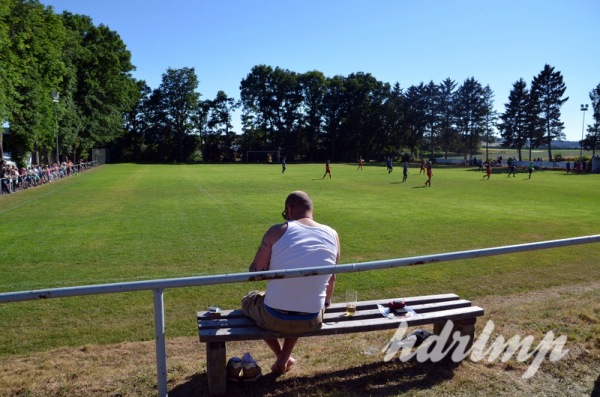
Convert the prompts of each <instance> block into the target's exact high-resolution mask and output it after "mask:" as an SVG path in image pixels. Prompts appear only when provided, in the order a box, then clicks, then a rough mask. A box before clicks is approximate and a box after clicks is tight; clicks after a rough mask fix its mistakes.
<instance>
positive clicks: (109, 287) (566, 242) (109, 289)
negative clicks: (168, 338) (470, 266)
mask: <svg viewBox="0 0 600 397" xmlns="http://www.w3.org/2000/svg"><path fill="white" fill-rule="evenodd" d="M598 242H600V235H592V236H583V237H573V238H567V239H561V240H549V241H542V242H538V243H528V244H519V245H509V246H503V247H494V248H484V249H476V250H469V251H458V252H450V253H444V254H436V255H424V256H414V257H409V258H398V259H389V260H382V261H371V262H362V263H354V264H346V265H335V266H322V267H306V268H303V269H296V270H283V271H275V270H270V271H263V272H246V273H234V274H219V275H213V276H199V277H184V278H174V279H160V280H147V281H134V282H124V283H114V284H98V285H87V286H78V287H65V288H52V289H44V290H34V291H18V292H6V293H1V294H0V303H9V302H20V301H30V300H39V299H51V298H66V297H73V296H86V295H99V294H109V293H122V292H130V291H142V290H152V291H153V299H154V334H155V342H156V373H157V380H158V395H159V397H163V396H168V390H167V357H166V344H165V316H164V294H163V292H164V289H165V288H183V287H195V286H202V285H214V284H228V283H239V282H248V281H261V280H270V279H281V278H292V277H310V276H316V275H323V274H332V273H336V274H339V273H351V272H359V271H368V270H377V269H388V268H395V267H402V266H415V265H423V264H427V263H437V262H449V261H455V260H461V259H472V258H480V257H485V256H494V255H503V254H514V253H518V252H526V251H535V250H541V249H548V248H559V247H566V246H570V245H579V244H589V243H598Z"/></svg>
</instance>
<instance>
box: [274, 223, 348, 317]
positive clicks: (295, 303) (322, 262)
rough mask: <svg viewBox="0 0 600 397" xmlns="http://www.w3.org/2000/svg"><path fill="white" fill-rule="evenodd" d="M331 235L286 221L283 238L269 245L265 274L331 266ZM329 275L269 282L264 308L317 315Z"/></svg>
mask: <svg viewBox="0 0 600 397" xmlns="http://www.w3.org/2000/svg"><path fill="white" fill-rule="evenodd" d="M337 253H338V246H337V242H336V238H335V232H334V231H333V229H332V228H330V227H329V226H326V225H320V226H306V225H303V224H301V223H299V222H296V221H289V222H288V226H287V230H286V231H285V233H284V234H283V236H282V237H281V238H280V239H279V240H278V241H277V242H276V243H275V244H273V248H272V251H271V263H270V267H269V270H286V269H300V268H305V267H317V266H330V265H335V263H336V258H337ZM330 277H331V275H330V274H326V275H322V276H309V277H294V278H286V279H281V280H269V281H268V282H267V292H266V294H265V304H266V305H267V306H270V307H272V308H275V309H281V310H290V311H296V312H305V313H317V312H319V311H320V310H321V309H322V308H323V305H324V304H325V295H326V291H327V285H328V281H329V278H330Z"/></svg>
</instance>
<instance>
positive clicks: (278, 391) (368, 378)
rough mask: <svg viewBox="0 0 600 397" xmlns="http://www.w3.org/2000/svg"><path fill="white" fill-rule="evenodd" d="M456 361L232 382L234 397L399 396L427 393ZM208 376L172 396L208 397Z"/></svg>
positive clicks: (199, 376) (230, 388) (446, 377)
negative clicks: (407, 393)
mask: <svg viewBox="0 0 600 397" xmlns="http://www.w3.org/2000/svg"><path fill="white" fill-rule="evenodd" d="M457 365H460V364H455V363H453V362H441V363H418V362H411V363H402V362H400V361H399V360H394V361H391V362H378V363H372V364H366V365H362V366H360V367H355V368H347V369H343V370H339V371H334V372H327V373H317V374H315V375H314V376H302V377H294V376H290V377H287V376H283V377H275V376H273V375H271V374H266V375H264V376H263V377H262V378H260V379H259V380H258V381H257V382H251V383H250V382H247V383H244V382H240V383H234V382H228V384H227V394H226V395H227V396H230V397H242V396H244V397H258V396H269V397H286V396H311V395H327V396H344V397H346V396H357V397H358V396H366V395H368V396H380V397H385V396H396V395H398V394H402V393H405V392H409V391H411V390H412V391H415V390H424V389H428V388H430V387H432V386H433V385H436V384H438V383H440V382H445V381H447V380H449V379H451V378H452V377H453V376H454V369H455V368H456V366H457ZM208 395H209V394H208V384H207V377H206V374H196V375H194V376H193V377H191V378H190V379H189V380H188V381H187V382H186V383H184V384H181V385H179V386H176V387H175V388H174V389H173V390H171V391H170V392H169V396H170V397H184V396H186V397H187V396H192V397H196V396H208Z"/></svg>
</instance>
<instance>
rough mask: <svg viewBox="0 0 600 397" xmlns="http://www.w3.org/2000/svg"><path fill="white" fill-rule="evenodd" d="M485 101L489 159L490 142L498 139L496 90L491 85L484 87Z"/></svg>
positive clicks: (486, 140) (485, 135)
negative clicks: (495, 108) (495, 103)
mask: <svg viewBox="0 0 600 397" xmlns="http://www.w3.org/2000/svg"><path fill="white" fill-rule="evenodd" d="M483 102H484V105H485V110H484V121H483V124H484V135H483V138H484V140H485V158H486V159H487V160H489V146H490V143H494V142H495V141H496V134H495V132H496V129H495V128H496V122H497V120H498V113H497V112H496V111H495V110H494V92H493V91H492V89H491V88H490V86H489V85H486V86H485V87H483Z"/></svg>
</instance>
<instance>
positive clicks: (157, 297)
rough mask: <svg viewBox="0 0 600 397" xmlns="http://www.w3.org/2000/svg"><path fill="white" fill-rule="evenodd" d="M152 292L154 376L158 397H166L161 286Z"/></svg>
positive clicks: (165, 348) (163, 316) (163, 313)
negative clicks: (154, 350)
mask: <svg viewBox="0 0 600 397" xmlns="http://www.w3.org/2000/svg"><path fill="white" fill-rule="evenodd" d="M153 292H154V337H155V342H156V377H157V380H158V397H167V396H168V395H169V393H168V390H167V347H166V343H165V304H164V294H163V289H162V288H155V289H154V290H153Z"/></svg>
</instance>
